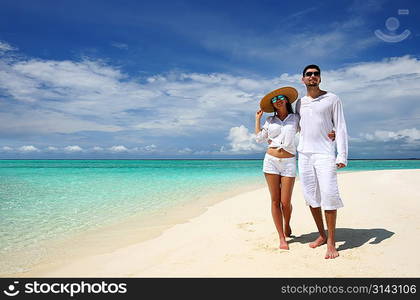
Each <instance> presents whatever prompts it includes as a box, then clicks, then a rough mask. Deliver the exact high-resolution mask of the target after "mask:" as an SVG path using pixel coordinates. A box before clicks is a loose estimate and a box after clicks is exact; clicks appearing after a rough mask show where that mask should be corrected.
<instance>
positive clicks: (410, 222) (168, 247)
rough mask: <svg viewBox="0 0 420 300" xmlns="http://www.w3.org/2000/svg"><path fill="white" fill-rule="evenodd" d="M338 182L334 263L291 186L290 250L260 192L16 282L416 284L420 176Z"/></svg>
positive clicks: (388, 173) (382, 175)
mask: <svg viewBox="0 0 420 300" xmlns="http://www.w3.org/2000/svg"><path fill="white" fill-rule="evenodd" d="M338 182H339V186H340V193H341V197H342V199H343V201H344V205H345V207H344V208H342V209H340V210H339V211H338V218H337V230H336V240H337V247H338V250H339V253H340V256H339V257H338V258H336V259H333V260H326V259H324V254H325V251H326V246H325V245H323V246H321V247H318V248H316V249H311V248H310V247H309V243H310V242H311V241H312V240H314V239H315V238H316V237H317V232H316V227H315V224H314V222H313V219H312V217H311V215H310V211H309V208H308V207H307V206H306V205H305V202H304V200H303V196H302V191H301V187H300V182H299V181H298V180H297V181H296V184H295V188H294V192H293V197H292V204H293V215H292V221H291V226H292V237H291V238H289V239H288V242H289V247H290V250H280V249H278V244H279V242H278V238H277V233H276V231H275V228H274V224H273V221H272V218H271V213H270V197H269V192H268V189H267V188H266V187H264V188H259V189H257V190H253V191H249V192H246V193H242V194H240V195H236V196H234V197H230V198H228V199H225V200H222V201H220V202H217V203H215V204H212V205H211V206H209V207H207V208H206V209H205V210H203V211H202V212H200V214H199V215H197V216H195V217H193V218H190V219H189V220H186V221H185V222H178V223H177V224H173V226H168V228H167V229H166V230H164V231H163V232H162V233H161V234H159V235H157V236H154V237H152V238H150V239H147V240H145V241H142V242H139V243H135V244H132V245H129V246H125V247H122V248H119V249H116V250H113V251H110V252H108V253H100V254H93V255H89V256H86V257H79V258H77V259H73V260H71V261H67V262H66V263H65V264H60V265H56V264H44V265H42V266H38V267H37V268H34V269H33V270H31V271H29V272H25V273H22V274H20V276H25V277H419V276H420V258H419V256H418V255H417V252H418V247H419V246H420V224H419V218H418V216H419V214H420V203H419V200H420V189H419V188H418V183H419V182H420V170H418V169H413V170H383V171H364V172H348V173H346V172H341V173H339V174H338ZM113 238H115V239H118V237H117V236H114V237H113ZM92 247H94V245H92Z"/></svg>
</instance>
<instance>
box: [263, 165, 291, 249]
mask: <svg viewBox="0 0 420 300" xmlns="http://www.w3.org/2000/svg"><path fill="white" fill-rule="evenodd" d="M264 175H265V179H266V181H267V185H268V189H269V191H270V195H271V215H272V216H273V221H274V225H275V226H276V229H277V232H278V234H279V239H280V249H285V250H289V245H288V244H287V242H286V237H285V236H284V231H283V214H282V212H281V207H280V197H281V189H280V175H276V174H268V173H264Z"/></svg>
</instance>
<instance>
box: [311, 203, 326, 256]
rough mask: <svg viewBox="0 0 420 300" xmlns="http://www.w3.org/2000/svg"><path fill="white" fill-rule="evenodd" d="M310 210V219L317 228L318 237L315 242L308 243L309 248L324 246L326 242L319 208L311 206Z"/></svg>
mask: <svg viewBox="0 0 420 300" xmlns="http://www.w3.org/2000/svg"><path fill="white" fill-rule="evenodd" d="M310 208H311V213H312V217H313V218H314V221H315V224H316V227H317V228H318V232H319V237H318V238H317V239H316V240H315V241H313V242H312V243H310V244H309V247H311V248H316V247H318V246H321V245H323V244H325V242H326V241H327V235H326V234H325V229H324V221H323V220H322V212H321V208H320V207H312V206H310Z"/></svg>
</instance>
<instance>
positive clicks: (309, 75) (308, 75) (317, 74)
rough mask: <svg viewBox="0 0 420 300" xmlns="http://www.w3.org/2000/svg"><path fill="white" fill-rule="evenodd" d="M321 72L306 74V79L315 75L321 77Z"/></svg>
mask: <svg viewBox="0 0 420 300" xmlns="http://www.w3.org/2000/svg"><path fill="white" fill-rule="evenodd" d="M319 74H320V73H319V72H318V71H316V72H306V73H305V76H306V77H311V76H312V75H314V76H319Z"/></svg>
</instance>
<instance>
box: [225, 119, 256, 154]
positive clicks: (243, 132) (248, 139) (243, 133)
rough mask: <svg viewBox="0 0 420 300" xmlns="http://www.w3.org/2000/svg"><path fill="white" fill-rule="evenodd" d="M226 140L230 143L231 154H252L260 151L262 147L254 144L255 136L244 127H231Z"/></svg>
mask: <svg viewBox="0 0 420 300" xmlns="http://www.w3.org/2000/svg"><path fill="white" fill-rule="evenodd" d="M227 139H228V140H229V141H230V147H231V148H230V150H229V151H232V152H241V153H243V152H253V151H261V149H262V147H261V146H260V145H257V144H256V142H255V134H252V133H250V132H249V131H248V128H246V127H245V126H244V125H241V126H239V127H232V128H231V129H230V131H229V135H228V137H227Z"/></svg>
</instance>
